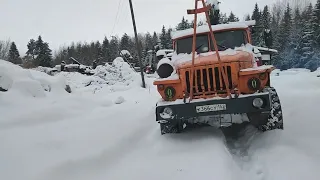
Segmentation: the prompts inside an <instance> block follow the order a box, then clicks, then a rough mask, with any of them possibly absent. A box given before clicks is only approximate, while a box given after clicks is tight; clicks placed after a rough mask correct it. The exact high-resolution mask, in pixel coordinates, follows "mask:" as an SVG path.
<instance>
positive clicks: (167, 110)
mask: <svg viewBox="0 0 320 180" xmlns="http://www.w3.org/2000/svg"><path fill="white" fill-rule="evenodd" d="M160 116H161V117H162V118H163V119H171V118H172V116H173V110H172V109H171V108H169V107H166V108H164V109H163V112H162V113H160Z"/></svg>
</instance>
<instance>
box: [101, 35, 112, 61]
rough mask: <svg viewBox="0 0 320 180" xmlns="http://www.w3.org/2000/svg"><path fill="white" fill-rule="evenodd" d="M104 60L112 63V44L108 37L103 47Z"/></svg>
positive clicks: (105, 38) (103, 42)
mask: <svg viewBox="0 0 320 180" xmlns="http://www.w3.org/2000/svg"><path fill="white" fill-rule="evenodd" d="M101 51H102V58H103V60H104V61H105V62H111V59H110V44H109V40H108V38H107V37H104V39H103V41H102V46H101Z"/></svg>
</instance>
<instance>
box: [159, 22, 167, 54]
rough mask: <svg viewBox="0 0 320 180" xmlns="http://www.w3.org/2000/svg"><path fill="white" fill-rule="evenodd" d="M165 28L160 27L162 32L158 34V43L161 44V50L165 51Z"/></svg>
mask: <svg viewBox="0 0 320 180" xmlns="http://www.w3.org/2000/svg"><path fill="white" fill-rule="evenodd" d="M166 34H167V31H166V28H165V27H164V26H162V31H161V34H160V42H161V49H166V48H167V47H166V46H167V38H166Z"/></svg>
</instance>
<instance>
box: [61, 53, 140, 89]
mask: <svg viewBox="0 0 320 180" xmlns="http://www.w3.org/2000/svg"><path fill="white" fill-rule="evenodd" d="M93 71H94V74H93V75H92V76H87V75H83V74H81V73H78V72H61V73H59V75H61V76H63V77H65V78H66V81H67V82H68V84H70V86H71V88H72V89H73V90H75V91H78V92H93V93H96V92H101V91H103V92H115V91H122V90H127V89H130V88H132V87H136V86H140V83H141V78H140V76H139V74H138V73H137V72H135V71H134V70H133V69H132V67H131V66H130V65H129V64H128V63H127V62H125V61H124V60H123V58H121V57H118V58H116V59H115V60H114V61H113V62H112V64H111V65H110V64H108V63H106V64H105V65H99V66H97V67H96V68H95V69H94V70H93Z"/></svg>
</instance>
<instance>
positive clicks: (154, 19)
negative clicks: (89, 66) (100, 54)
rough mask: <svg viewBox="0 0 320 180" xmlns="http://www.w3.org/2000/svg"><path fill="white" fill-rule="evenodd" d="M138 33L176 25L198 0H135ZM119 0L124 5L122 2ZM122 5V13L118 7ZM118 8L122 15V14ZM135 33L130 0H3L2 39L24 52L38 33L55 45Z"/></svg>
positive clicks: (243, 5) (224, 4) (229, 2)
mask: <svg viewBox="0 0 320 180" xmlns="http://www.w3.org/2000/svg"><path fill="white" fill-rule="evenodd" d="M132 1H133V6H134V10H135V16H136V23H137V29H138V32H147V31H149V32H153V31H157V32H160V30H161V28H162V25H165V26H166V27H169V26H171V27H174V26H175V25H176V24H177V23H179V22H180V21H181V18H182V16H185V17H186V18H188V19H192V18H193V16H190V15H187V14H186V10H187V9H191V8H194V0H132ZM220 1H221V5H220V9H221V11H222V12H226V13H228V14H229V13H230V12H231V11H233V12H234V13H235V14H236V15H237V16H238V17H240V18H241V19H242V18H243V17H244V15H245V14H247V13H252V10H253V8H254V5H255V3H256V2H258V4H259V7H260V8H262V7H263V6H264V5H266V4H272V3H273V2H275V1H276V0H220ZM119 3H120V6H119ZM118 7H120V8H119V12H118ZM117 12H118V16H117ZM125 32H126V33H128V34H129V35H132V34H133V28H132V21H131V15H130V9H129V1H128V0H0V40H5V39H7V38H10V39H11V40H12V41H15V42H16V44H17V46H18V49H19V51H20V55H24V53H25V52H26V49H27V47H26V45H27V42H28V41H29V40H30V39H31V38H34V39H36V38H37V36H38V35H41V36H42V37H43V39H44V41H46V42H48V43H49V46H50V47H51V49H52V50H57V49H58V48H59V47H60V46H61V45H64V44H66V45H68V44H70V43H71V42H72V41H75V42H78V41H87V42H91V41H92V40H94V41H96V40H102V39H103V38H104V36H107V37H108V38H109V37H110V36H111V35H118V36H120V37H121V35H122V34H123V33H125Z"/></svg>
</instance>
